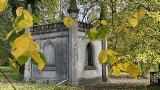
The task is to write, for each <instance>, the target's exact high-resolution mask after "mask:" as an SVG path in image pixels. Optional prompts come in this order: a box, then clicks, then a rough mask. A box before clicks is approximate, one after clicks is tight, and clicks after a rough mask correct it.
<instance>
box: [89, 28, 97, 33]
mask: <svg viewBox="0 0 160 90" xmlns="http://www.w3.org/2000/svg"><path fill="white" fill-rule="evenodd" d="M90 32H92V33H98V32H97V30H96V28H92V29H90Z"/></svg>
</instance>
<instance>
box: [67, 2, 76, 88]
mask: <svg viewBox="0 0 160 90" xmlns="http://www.w3.org/2000/svg"><path fill="white" fill-rule="evenodd" d="M78 12H79V9H78V8H77V2H76V0H70V7H69V9H68V13H69V16H70V17H71V18H72V19H73V20H74V24H73V25H72V26H71V27H70V28H69V84H71V85H77V84H78V80H77V68H78V67H77V62H78V29H77V26H78V25H77V24H78V22H77V17H78Z"/></svg>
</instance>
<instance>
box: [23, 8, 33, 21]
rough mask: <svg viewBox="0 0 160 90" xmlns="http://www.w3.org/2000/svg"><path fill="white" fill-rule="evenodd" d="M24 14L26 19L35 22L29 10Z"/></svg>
mask: <svg viewBox="0 0 160 90" xmlns="http://www.w3.org/2000/svg"><path fill="white" fill-rule="evenodd" d="M23 14H24V19H26V20H28V21H31V22H32V21H33V18H32V16H31V14H30V13H29V12H28V11H27V10H24V12H23Z"/></svg>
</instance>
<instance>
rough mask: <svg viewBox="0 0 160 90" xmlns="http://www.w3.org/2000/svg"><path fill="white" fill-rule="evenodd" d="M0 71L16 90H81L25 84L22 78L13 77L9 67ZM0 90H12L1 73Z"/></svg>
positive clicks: (0, 67) (52, 85)
mask: <svg viewBox="0 0 160 90" xmlns="http://www.w3.org/2000/svg"><path fill="white" fill-rule="evenodd" d="M0 69H1V70H2V71H3V72H4V74H5V75H6V76H7V77H8V78H9V80H10V81H11V82H12V83H13V85H14V86H15V88H16V90H82V88H79V87H73V86H69V85H68V86H67V85H54V84H36V83H33V82H31V83H25V82H23V76H22V75H14V74H13V73H12V69H11V68H10V67H5V66H0ZM0 90H14V89H13V87H12V85H11V84H10V83H9V82H8V81H7V79H6V78H5V77H4V76H3V74H2V73H0Z"/></svg>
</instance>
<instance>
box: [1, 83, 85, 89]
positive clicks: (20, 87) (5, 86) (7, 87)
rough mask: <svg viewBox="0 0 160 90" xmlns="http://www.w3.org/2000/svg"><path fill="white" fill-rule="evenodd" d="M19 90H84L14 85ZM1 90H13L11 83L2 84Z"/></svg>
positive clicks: (66, 87)
mask: <svg viewBox="0 0 160 90" xmlns="http://www.w3.org/2000/svg"><path fill="white" fill-rule="evenodd" d="M13 85H14V86H15V87H16V89H17V90H82V88H78V87H71V86H67V85H54V84H35V83H18V82H17V83H13ZM0 90H13V87H12V86H11V84H9V83H2V82H1V83H0Z"/></svg>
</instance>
